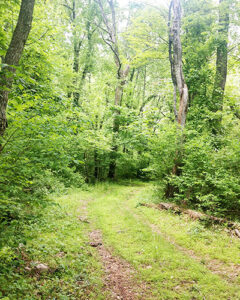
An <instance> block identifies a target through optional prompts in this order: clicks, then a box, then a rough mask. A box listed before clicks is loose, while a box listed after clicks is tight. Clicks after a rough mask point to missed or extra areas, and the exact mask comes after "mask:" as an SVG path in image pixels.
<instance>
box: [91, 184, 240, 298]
mask: <svg viewBox="0 0 240 300" xmlns="http://www.w3.org/2000/svg"><path fill="white" fill-rule="evenodd" d="M94 193H95V195H94V196H93V198H94V199H95V200H94V201H92V202H90V203H89V213H90V215H91V218H92V221H93V222H94V223H95V226H96V227H97V228H100V229H101V231H102V233H103V237H104V241H105V243H106V244H107V245H109V247H111V248H112V249H113V251H114V253H115V254H116V255H118V256H120V257H122V258H124V259H125V260H126V261H128V262H130V264H131V265H132V266H134V268H135V269H136V270H137V277H138V279H139V280H144V281H145V282H148V283H149V284H151V287H152V296H151V298H152V299H240V291H239V280H238V278H237V276H233V275H232V274H233V273H234V270H235V271H236V273H237V274H238V271H239V269H238V267H239V265H238V264H239V262H240V257H239V246H240V243H239V240H237V239H231V238H230V237H229V236H227V235H225V234H224V233H222V232H212V231H211V230H206V229H204V228H202V227H201V225H200V224H199V223H198V222H193V221H189V220H185V219H183V218H180V217H176V216H173V215H171V214H169V213H168V212H159V211H154V210H153V209H148V208H144V207H137V204H138V203H139V202H142V201H147V199H148V198H149V197H150V195H149V187H145V186H117V185H116V186H114V185H112V186H111V187H109V186H107V185H103V186H99V187H98V189H97V190H95V192H94ZM152 226H154V228H155V230H154V231H153V230H152V228H153V227H152ZM160 230H161V232H162V233H163V234H159V231H160ZM168 237H171V239H174V240H175V241H177V242H178V243H179V247H180V245H181V249H179V247H176V246H175V245H173V243H171V242H169V239H168ZM182 249H186V251H182ZM188 251H192V252H191V253H196V257H197V258H200V259H194V255H191V256H190V255H189V253H188ZM207 261H208V264H207ZM210 262H212V264H216V269H217V263H218V264H219V265H221V268H220V267H219V270H220V272H219V274H216V272H213V270H211V269H210V268H208V265H209V264H210ZM224 265H225V268H224ZM230 268H232V274H231V275H232V277H231V276H230V277H229V279H230V280H229V281H228V280H227V277H228V274H224V272H227V271H229V270H230ZM212 269H213V268H212ZM221 272H222V273H221ZM222 275H226V278H225V279H224V278H222V277H223V276H222ZM230 282H231V283H230Z"/></svg>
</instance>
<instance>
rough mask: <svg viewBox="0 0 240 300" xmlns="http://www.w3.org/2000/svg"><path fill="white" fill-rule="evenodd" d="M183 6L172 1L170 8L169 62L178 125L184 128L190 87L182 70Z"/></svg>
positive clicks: (177, 1)
mask: <svg viewBox="0 0 240 300" xmlns="http://www.w3.org/2000/svg"><path fill="white" fill-rule="evenodd" d="M171 11H173V17H171ZM180 31H181V5H180V0H172V2H171V4H170V8H169V60H170V64H171V76H172V82H173V85H174V111H175V112H176V114H177V115H176V119H177V122H178V124H179V125H180V126H181V127H182V128H184V127H185V123H186V117H187V107H188V87H187V84H186V82H185V79H184V74H183V68H182V44H181V39H180ZM177 91H178V93H179V109H178V112H177V110H176V92H177Z"/></svg>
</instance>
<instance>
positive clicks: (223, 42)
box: [211, 0, 229, 133]
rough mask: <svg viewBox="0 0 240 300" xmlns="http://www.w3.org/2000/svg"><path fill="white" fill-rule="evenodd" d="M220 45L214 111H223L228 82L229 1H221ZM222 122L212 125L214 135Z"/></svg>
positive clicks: (213, 97) (214, 91) (217, 59)
mask: <svg viewBox="0 0 240 300" xmlns="http://www.w3.org/2000/svg"><path fill="white" fill-rule="evenodd" d="M218 26H219V27H218V45H217V58H216V73H215V81H214V88H213V94H212V107H211V109H212V111H213V112H217V111H219V110H222V109H223V98H224V91H225V85H226V80H227V67H228V31H229V0H219V24H218ZM220 123H221V120H217V121H216V122H214V124H212V127H213V128H212V129H213V132H214V133H217V131H218V128H219V126H220Z"/></svg>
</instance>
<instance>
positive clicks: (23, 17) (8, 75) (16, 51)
mask: <svg viewBox="0 0 240 300" xmlns="http://www.w3.org/2000/svg"><path fill="white" fill-rule="evenodd" d="M34 4H35V0H22V2H21V8H20V12H19V16H18V21H17V25H16V28H15V30H14V32H13V36H12V39H11V42H10V45H9V47H8V50H7V52H6V55H5V57H4V58H3V68H2V70H1V79H0V135H1V136H3V134H4V132H5V130H6V128H7V116H6V110H7V104H8V95H9V92H10V91H11V88H12V84H13V75H14V73H15V68H14V66H16V65H18V63H19V60H20V58H21V56H22V52H23V49H24V46H25V43H26V41H27V38H28V35H29V32H30V30H31V26H32V18H33V9H34Z"/></svg>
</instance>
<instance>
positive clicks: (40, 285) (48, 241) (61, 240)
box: [0, 192, 105, 300]
mask: <svg viewBox="0 0 240 300" xmlns="http://www.w3.org/2000/svg"><path fill="white" fill-rule="evenodd" d="M81 207H82V202H81V198H80V196H79V193H78V192H72V193H70V194H69V195H67V196H62V197H56V198H55V205H51V206H49V207H47V208H46V209H45V210H44V212H43V216H42V217H41V218H39V220H35V221H34V223H33V224H28V225H25V226H23V227H22V228H21V230H22V233H21V236H22V243H20V245H19V246H18V247H17V246H16V245H15V247H12V248H11V247H10V246H8V244H9V243H10V242H9V241H7V240H6V243H5V248H4V247H3V248H2V250H1V252H0V253H3V249H8V251H7V253H5V254H4V255H2V257H1V256H0V263H2V265H4V266H5V269H4V270H3V269H2V270H1V271H2V272H1V273H2V274H1V277H0V298H3V299H10V300H12V299H26V300H30V299H62V300H65V299H105V298H104V294H103V293H102V291H101V289H102V279H101V278H102V271H101V265H100V263H99V262H98V261H97V260H96V254H95V250H94V249H92V248H91V247H89V246H88V238H87V232H88V224H85V223H83V222H80V221H79V219H78V218H77V217H78V216H79V215H81V213H82V208H81ZM12 226H13V225H11V226H10V227H8V228H7V230H6V232H5V236H6V237H9V238H10V239H13V240H14V238H15V237H14V236H13V234H10V233H11V232H12V231H13V229H12ZM15 230H16V229H15ZM19 235H20V234H19ZM20 241H21V239H19V242H20ZM10 249H11V251H12V257H9V250H10ZM0 255H1V254H0ZM6 258H9V262H8V264H6V261H4V259H6ZM36 263H43V264H46V265H48V266H49V268H50V271H49V272H47V273H43V274H38V273H37V272H36V271H35V270H34V265H36ZM26 267H27V268H30V269H32V271H29V270H28V271H27V270H26ZM99 295H100V296H99ZM101 295H102V296H101ZM4 297H5V298H4Z"/></svg>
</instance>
